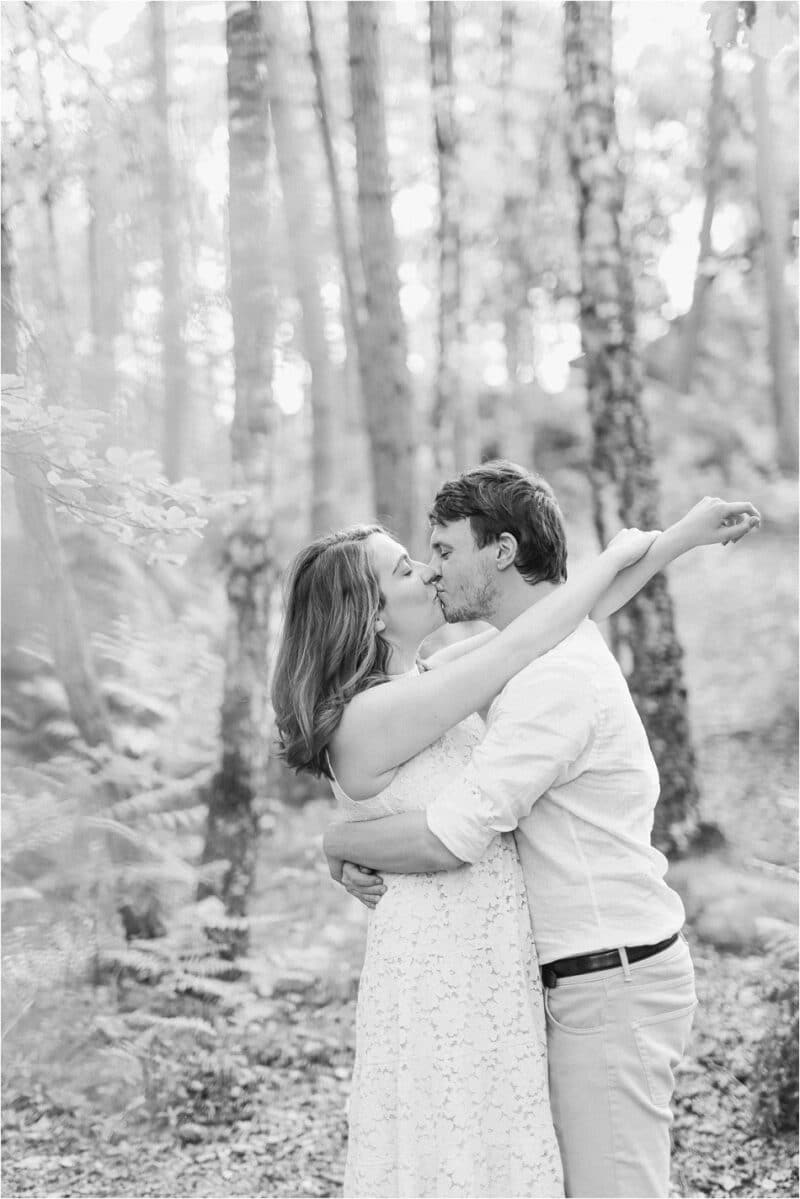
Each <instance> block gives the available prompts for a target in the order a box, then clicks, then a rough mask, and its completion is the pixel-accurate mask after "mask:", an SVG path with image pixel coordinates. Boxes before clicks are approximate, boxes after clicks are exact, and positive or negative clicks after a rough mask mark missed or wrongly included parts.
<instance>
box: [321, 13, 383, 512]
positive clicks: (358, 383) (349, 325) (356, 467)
mask: <svg viewBox="0 0 800 1199" xmlns="http://www.w3.org/2000/svg"><path fill="white" fill-rule="evenodd" d="M306 17H307V20H308V37H309V57H310V59H311V69H312V72H313V75H314V85H315V92H316V97H315V109H316V113H317V119H318V121H319V130H320V137H321V138H322V147H323V150H324V152H325V165H326V168H327V172H328V186H329V188H330V193H331V203H332V206H333V227H334V233H335V237H336V245H337V248H338V251H339V265H340V268H341V272H342V281H343V283H344V302H343V303H342V305H341V312H342V324H343V326H344V331H345V345H346V348H347V362H346V379H345V395H346V405H345V413H344V416H345V427H346V437H347V443H348V452H347V454H346V457H345V461H346V463H347V466H348V467H349V471H350V473H351V474H352V476H353V478H354V480H356V481H357V485H358V489H359V491H362V492H363V491H364V490H366V495H365V496H364V503H365V508H366V511H370V512H371V511H374V510H375V497H374V487H373V479H372V473H371V469H370V447H369V440H368V434H367V427H366V413H365V398H364V385H363V373H362V370H361V363H362V361H363V360H364V359H365V356H366V350H365V347H364V328H365V324H366V307H365V297H364V278H363V273H362V269H361V262H360V260H359V257H358V253H357V251H356V250H355V248H354V246H353V239H352V238H351V236H350V232H349V230H350V224H349V222H348V220H347V217H346V215H345V208H344V200H343V198H342V186H341V182H340V177H339V166H338V163H337V160H336V151H335V149H334V142H333V131H332V129H331V118H330V104H329V103H328V89H327V83H326V79H325V68H324V65H323V62H322V54H321V52H320V48H319V42H318V39H317V25H316V17H315V15H314V5H313V4H312V3H311V0H306Z"/></svg>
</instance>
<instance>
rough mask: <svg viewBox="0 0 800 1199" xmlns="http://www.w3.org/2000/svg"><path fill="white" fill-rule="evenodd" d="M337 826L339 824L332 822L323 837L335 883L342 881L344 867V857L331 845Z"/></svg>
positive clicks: (324, 850) (323, 847)
mask: <svg viewBox="0 0 800 1199" xmlns="http://www.w3.org/2000/svg"><path fill="white" fill-rule="evenodd" d="M337 827H338V826H337V825H335V824H331V825H329V827H328V828H327V829H326V830H325V833H324V835H323V838H322V852H323V853H324V854H325V857H326V858H327V859H328V869H329V870H330V872H331V878H332V879H333V881H334V882H335V883H340V882H341V881H342V867H343V866H344V859H343V858H342V856H341V854H340V853H339V852H338V851H337V850H336V849H334V847H333V846H332V845H331V841H332V839H333V834H334V833H335V830H336V829H337Z"/></svg>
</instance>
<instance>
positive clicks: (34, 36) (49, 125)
mask: <svg viewBox="0 0 800 1199" xmlns="http://www.w3.org/2000/svg"><path fill="white" fill-rule="evenodd" d="M34 11H35V10H34V7H33V5H32V4H30V3H28V4H26V5H25V13H26V17H27V22H28V31H29V33H30V35H31V40H32V42H33V52H34V57H35V58H36V83H37V88H38V92H39V114H40V117H41V121H42V129H43V130H44V149H45V156H46V158H45V185H44V191H43V192H42V203H43V204H44V210H45V220H46V223H47V243H48V254H49V258H50V279H51V282H52V289H53V290H52V299H53V308H54V309H55V312H56V315H57V318H58V322H59V325H60V327H61V332H62V336H63V337H64V340H65V341H66V342H69V341H70V338H69V330H68V328H67V301H66V298H65V295H64V282H63V273H62V270H61V252H60V248H59V244H58V236H57V234H56V221H55V193H56V164H55V152H54V147H55V145H56V138H55V134H54V133H53V122H52V120H51V118H50V104H49V101H48V98H47V85H46V83H45V71H44V62H43V61H42V52H41V46H40V38H39V29H38V26H37V22H36V19H35V16H34Z"/></svg>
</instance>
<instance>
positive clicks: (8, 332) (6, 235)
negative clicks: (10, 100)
mask: <svg viewBox="0 0 800 1199" xmlns="http://www.w3.org/2000/svg"><path fill="white" fill-rule="evenodd" d="M3 173H4V174H5V166H4V168H3ZM0 235H1V236H2V243H1V244H2V249H1V250H0V261H2V316H3V319H2V321H0V333H2V355H3V365H2V374H4V375H16V373H17V367H18V358H17V334H18V314H17V304H16V295H15V291H14V286H15V279H14V258H13V247H12V242H11V232H10V230H9V229H8V227H7V223H6V214H5V210H3V213H2V217H1V218H0Z"/></svg>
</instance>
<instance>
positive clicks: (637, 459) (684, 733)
mask: <svg viewBox="0 0 800 1199" xmlns="http://www.w3.org/2000/svg"><path fill="white" fill-rule="evenodd" d="M611 20H612V12H611V4H610V3H606V2H603V0H601V2H599V3H598V2H595V0H584V2H583V3H577V2H575V0H570V2H568V3H567V4H566V6H565V43H564V49H565V66H566V81H567V92H568V97H569V103H570V110H571V111H570V117H571V120H570V122H569V126H568V150H569V157H570V166H571V170H572V174H573V176H574V179H575V183H576V186H577V192H578V235H579V243H580V256H581V335H582V340H583V349H584V354H585V361H586V375H587V388H588V399H589V411H590V416H591V422H592V429H593V443H594V444H593V453H592V462H591V485H592V496H593V504H594V518H595V525H596V528H597V533H598V536H599V537H600V540H601V541H602V542H603V543H605V541H606V540H607V539H608V537H609V535H610V534H611V533H612V532H613V530H614V528H615V527H616V526H617V525H618V524H619V523H620V522H621V523H623V524H625V525H638V526H639V527H640V528H644V529H648V528H656V527H658V518H657V510H658V505H657V498H656V481H655V476H654V471H653V461H652V452H651V449H650V438H649V433H648V428H647V421H646V417H645V414H644V411H643V408H642V401H641V391H642V383H641V369H640V363H639V359H638V355H637V351H636V346H635V340H636V329H635V316H634V296H633V283H632V278H631V272H630V266H629V258H628V254H627V250H626V247H625V246H624V244H623V234H622V229H621V224H622V219H623V199H624V183H623V175H622V171H621V170H620V165H619V159H620V147H619V142H618V138H617V127H616V114H615V109H614V74H613V66H612V25H611ZM612 630H613V637H614V646H615V650H616V651H617V653H618V656H620V658H621V660H622V663H623V665H624V666H629V667H630V669H629V671H628V672H627V673H628V682H629V685H630V688H631V692H632V694H633V697H634V700H635V701H636V705H637V707H638V710H639V713H640V715H641V717H642V720H643V722H644V725H645V728H646V730H647V735H648V738H649V740H650V745H651V747H652V750H653V754H654V757H655V759H656V762H657V764H658V768H659V773H660V776H661V799H660V801H659V803H658V805H657V808H656V815H655V829H654V839H655V841H656V844H657V845H658V846H659V847H660V848H661V849H663V850H665V851H667V852H669V851H672V852H682V851H685V850H686V849H688V848H689V846H690V845H691V843H692V842H693V840H694V838H695V836H696V834H697V830H698V827H699V820H698V805H699V794H698V788H697V781H696V769H695V756H694V750H693V747H692V741H691V736H690V729H689V717H688V709H687V697H686V687H685V684H684V680H683V665H682V651H681V647H680V644H679V642H678V639H677V636H676V633H675V624H674V616H673V608H672V601H671V598H670V595H669V591H668V589H667V582H666V578H665V577H664V575H663V574H660V575H657V576H656V577H655V578H654V579H653V580H652V582H651V583H650V584H649V585H648V586H647V587H646V588H645V589H644V590H643V591H642V592H640V593H639V595H638V596H637V597H636V598H635V599H634V600H632V601H631V602H630V603H629V604H628V605H627V606H626V608H625V609H624V610H623V612H622V613H620V614H619V615H618V617H617V618H616V619H615V620H614V621H613V622H612Z"/></svg>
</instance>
